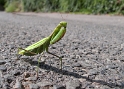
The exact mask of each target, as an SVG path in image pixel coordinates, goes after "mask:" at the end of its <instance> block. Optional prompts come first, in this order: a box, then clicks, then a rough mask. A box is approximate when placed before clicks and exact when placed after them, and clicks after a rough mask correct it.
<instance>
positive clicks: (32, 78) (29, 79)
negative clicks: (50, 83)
mask: <svg viewBox="0 0 124 89" xmlns="http://www.w3.org/2000/svg"><path fill="white" fill-rule="evenodd" d="M25 80H28V81H35V80H37V77H28V78H25Z"/></svg>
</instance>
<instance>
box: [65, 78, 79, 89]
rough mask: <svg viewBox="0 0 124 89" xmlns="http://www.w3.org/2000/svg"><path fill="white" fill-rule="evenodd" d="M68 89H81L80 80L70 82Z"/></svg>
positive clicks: (67, 85) (67, 84)
mask: <svg viewBox="0 0 124 89" xmlns="http://www.w3.org/2000/svg"><path fill="white" fill-rule="evenodd" d="M66 89H81V84H80V81H79V80H70V81H68V82H67V83H66Z"/></svg>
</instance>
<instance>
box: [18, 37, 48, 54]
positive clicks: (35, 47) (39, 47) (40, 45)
mask: <svg viewBox="0 0 124 89" xmlns="http://www.w3.org/2000/svg"><path fill="white" fill-rule="evenodd" d="M48 39H49V37H46V38H43V39H42V40H40V41H38V42H36V43H34V44H32V45H30V46H28V47H27V48H25V49H24V50H23V49H22V50H21V51H19V53H18V54H20V55H26V56H33V55H36V54H38V53H42V52H43V51H44V50H45V48H46V47H44V46H45V45H44V44H45V43H47V42H46V41H48ZM31 52H32V54H31ZM33 53H34V54H33ZM35 53H36V54H35Z"/></svg>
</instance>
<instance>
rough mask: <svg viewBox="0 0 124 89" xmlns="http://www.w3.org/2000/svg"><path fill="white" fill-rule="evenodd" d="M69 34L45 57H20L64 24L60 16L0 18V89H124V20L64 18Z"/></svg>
mask: <svg viewBox="0 0 124 89" xmlns="http://www.w3.org/2000/svg"><path fill="white" fill-rule="evenodd" d="M62 16H63V18H64V19H65V20H66V21H67V22H68V27H67V32H66V35H65V36H64V38H63V39H62V40H61V41H59V42H58V43H56V44H54V45H52V46H50V48H49V51H51V52H53V53H55V54H57V55H60V56H62V57H63V71H61V70H60V62H59V60H58V58H56V57H53V56H52V55H49V54H47V53H45V54H44V55H43V57H42V61H43V60H44V59H46V62H45V63H43V62H42V61H41V62H40V68H39V69H38V76H37V65H38V58H39V56H40V55H37V56H34V57H27V56H22V57H21V58H20V60H16V59H17V58H16V54H17V50H18V47H22V48H25V47H27V46H28V45H31V44H32V43H35V42H37V41H39V40H40V39H42V38H44V37H46V36H48V35H49V34H50V33H51V32H52V31H53V29H54V28H55V27H56V25H57V24H58V23H59V22H60V21H61V20H62V17H61V15H60V14H59V13H57V14H55V13H53V14H45V13H40V14H34V13H25V14H24V13H22V14H11V13H5V12H0V88H1V89H12V88H13V89H124V17H119V16H92V15H91V16H87V15H69V14H68V15H66V14H62Z"/></svg>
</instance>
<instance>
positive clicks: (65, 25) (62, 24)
mask: <svg viewBox="0 0 124 89" xmlns="http://www.w3.org/2000/svg"><path fill="white" fill-rule="evenodd" d="M59 24H60V26H62V27H64V28H66V27H67V22H66V21H61V22H60V23H59Z"/></svg>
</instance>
